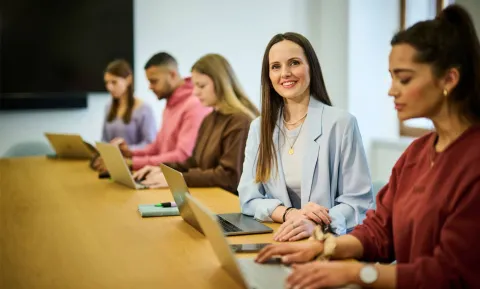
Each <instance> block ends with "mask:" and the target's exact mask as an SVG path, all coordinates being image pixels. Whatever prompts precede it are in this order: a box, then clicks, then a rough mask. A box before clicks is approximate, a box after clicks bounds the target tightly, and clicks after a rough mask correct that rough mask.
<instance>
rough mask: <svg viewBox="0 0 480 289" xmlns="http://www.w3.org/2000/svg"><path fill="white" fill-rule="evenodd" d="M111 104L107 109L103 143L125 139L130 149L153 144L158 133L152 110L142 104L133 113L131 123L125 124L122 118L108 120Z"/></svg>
mask: <svg viewBox="0 0 480 289" xmlns="http://www.w3.org/2000/svg"><path fill="white" fill-rule="evenodd" d="M110 106H111V103H110V104H108V105H107V106H106V108H105V121H104V124H103V133H102V141H104V142H109V141H111V140H112V139H114V138H116V137H121V138H123V139H125V141H126V142H127V144H128V146H129V148H130V149H140V148H143V147H145V146H146V145H148V144H149V143H151V142H153V140H154V139H155V135H156V133H157V127H156V124H155V123H156V121H155V118H154V116H153V110H152V108H151V107H150V106H149V105H148V104H146V103H142V104H141V105H139V106H138V107H137V108H135V109H134V110H133V112H132V119H131V120H130V123H128V124H125V123H124V122H123V119H122V118H119V117H117V118H115V119H114V120H113V121H111V122H108V121H107V120H106V118H107V115H108V112H109V111H110Z"/></svg>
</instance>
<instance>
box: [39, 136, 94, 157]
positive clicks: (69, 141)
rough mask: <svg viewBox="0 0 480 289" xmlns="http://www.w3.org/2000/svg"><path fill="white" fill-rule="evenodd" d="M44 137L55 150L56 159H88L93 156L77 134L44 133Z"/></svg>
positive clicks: (92, 151)
mask: <svg viewBox="0 0 480 289" xmlns="http://www.w3.org/2000/svg"><path fill="white" fill-rule="evenodd" d="M45 137H46V138H47V139H48V141H49V142H50V145H51V146H52V147H53V149H54V150H55V153H56V157H59V158H75V159H89V158H91V157H92V156H93V154H94V150H92V149H91V148H89V145H88V144H87V143H86V142H84V141H83V139H82V137H81V136H80V135H78V134H57V133H45Z"/></svg>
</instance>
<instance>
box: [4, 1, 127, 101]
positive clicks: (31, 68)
mask: <svg viewBox="0 0 480 289" xmlns="http://www.w3.org/2000/svg"><path fill="white" fill-rule="evenodd" d="M0 3H1V4H0V109H1V110H11V109H42V108H78V107H86V105H87V95H88V94H89V93H95V92H103V91H105V88H104V84H103V71H104V69H105V67H106V65H107V64H108V62H110V61H112V60H114V59H117V58H123V59H125V60H127V61H129V62H130V64H131V65H132V67H133V45H134V44H133V0H81V1H77V0H73V1H65V0H42V1H38V0H3V1H1V2H0Z"/></svg>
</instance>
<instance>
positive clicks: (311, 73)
mask: <svg viewBox="0 0 480 289" xmlns="http://www.w3.org/2000/svg"><path fill="white" fill-rule="evenodd" d="M261 83H262V90H261V91H262V114H261V115H262V116H261V118H260V119H257V120H255V121H254V122H253V123H252V125H251V127H250V131H249V136H248V141H247V147H246V149H245V162H244V165H243V174H242V178H241V180H240V185H239V187H238V192H239V195H240V203H241V206H242V212H243V213H244V214H246V215H252V216H255V218H257V219H259V220H262V221H275V222H279V223H283V225H282V226H281V227H280V229H279V230H278V231H277V233H276V235H275V236H274V238H275V240H277V241H294V240H298V239H302V238H306V237H308V236H310V234H311V233H312V230H313V228H314V226H315V225H316V224H321V225H323V226H328V227H331V228H332V230H333V231H334V232H335V233H336V234H345V233H346V232H347V231H349V230H351V229H352V228H353V227H354V226H356V225H358V224H359V223H361V222H362V220H363V218H364V216H365V212H366V210H367V208H369V207H370V205H371V204H372V203H373V196H372V186H371V181H370V173H369V170H368V166H367V161H366V157H365V151H364V149H363V144H362V138H361V136H360V132H359V130H358V126H357V122H356V119H355V117H354V116H352V115H351V114H349V113H348V112H346V111H342V110H340V109H337V108H334V107H332V104H331V101H330V98H329V96H328V93H327V89H326V87H325V83H324V81H323V75H322V71H321V68H320V63H319V61H318V58H317V56H316V54H315V51H314V49H313V47H312V45H311V44H310V42H309V41H308V40H307V39H306V38H305V37H303V36H302V35H300V34H297V33H292V32H289V33H285V34H278V35H275V36H274V37H273V38H272V40H271V41H270V43H269V44H268V45H267V48H266V50H265V54H264V58H263V64H262V79H261Z"/></svg>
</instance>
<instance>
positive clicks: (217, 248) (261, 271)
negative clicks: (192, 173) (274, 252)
mask: <svg viewBox="0 0 480 289" xmlns="http://www.w3.org/2000/svg"><path fill="white" fill-rule="evenodd" d="M185 198H186V200H187V203H188V205H189V207H190V208H191V209H192V211H193V214H194V216H195V218H196V219H197V221H198V223H200V226H201V227H202V229H203V232H205V236H206V237H207V239H208V241H209V242H210V245H211V246H212V249H213V251H214V253H215V255H216V256H217V258H218V260H219V261H220V264H221V265H222V267H223V269H225V271H227V273H228V274H229V275H230V277H232V278H233V279H234V280H235V281H236V282H237V283H239V284H240V285H241V286H242V287H243V288H265V289H269V288H285V280H286V278H287V276H288V275H289V274H290V271H291V269H290V268H289V267H287V266H285V265H281V264H258V263H255V261H254V260H253V259H252V258H240V259H237V258H236V257H235V255H234V253H233V251H232V250H231V249H230V245H229V243H228V240H227V239H226V238H225V236H224V234H223V232H222V228H221V227H220V226H219V223H218V222H217V217H216V216H215V215H213V214H212V213H211V212H210V211H209V210H208V209H207V208H205V207H204V206H203V205H202V204H200V202H199V201H198V200H197V199H195V198H194V197H192V196H191V195H186V196H185Z"/></svg>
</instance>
